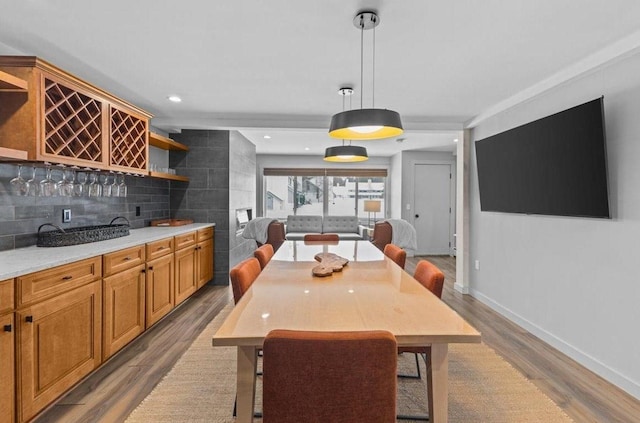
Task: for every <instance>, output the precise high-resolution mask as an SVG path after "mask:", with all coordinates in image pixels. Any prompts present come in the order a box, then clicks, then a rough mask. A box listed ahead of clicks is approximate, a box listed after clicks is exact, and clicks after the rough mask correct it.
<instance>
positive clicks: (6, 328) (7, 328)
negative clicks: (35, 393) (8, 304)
mask: <svg viewBox="0 0 640 423" xmlns="http://www.w3.org/2000/svg"><path fill="white" fill-rule="evenodd" d="M14 330H15V325H14V323H13V313H11V314H6V315H4V316H0V423H13V422H14V421H15V418H16V417H15V400H16V397H15V391H14V390H15V361H14V360H15V356H14V355H13V354H14V351H15V337H14V333H15V332H14Z"/></svg>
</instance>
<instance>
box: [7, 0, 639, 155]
mask: <svg viewBox="0 0 640 423" xmlns="http://www.w3.org/2000/svg"><path fill="white" fill-rule="evenodd" d="M363 9H369V10H376V11H377V12H378V14H379V17H380V21H381V23H380V25H379V26H378V28H377V29H376V66H375V106H376V107H380V108H389V109H393V110H396V111H398V112H399V113H400V115H401V116H402V119H403V124H404V126H405V129H406V132H405V134H403V136H402V137H403V138H405V141H403V142H396V141H395V138H394V139H389V140H378V141H361V142H359V143H358V144H359V145H364V146H366V147H367V148H368V149H369V155H370V156H376V155H379V156H389V155H392V154H395V153H396V152H398V151H400V150H407V149H421V150H425V149H426V150H437V151H451V149H452V148H453V145H454V143H453V139H454V138H457V137H458V136H459V133H460V132H459V131H460V130H461V129H462V128H464V127H465V126H467V125H469V123H470V122H471V123H473V122H477V121H478V119H479V118H481V117H482V116H486V115H487V114H490V113H492V111H496V110H499V109H500V107H503V106H504V107H506V106H508V105H509V104H512V103H514V102H517V101H523V100H526V96H528V95H529V96H530V95H533V94H535V93H536V92H541V91H543V90H544V87H546V86H548V85H549V84H550V83H559V82H562V80H563V79H564V80H566V79H569V78H571V77H574V76H576V75H578V74H580V73H581V72H584V71H586V70H587V69H588V68H589V67H593V66H594V65H598V64H601V63H603V62H604V61H606V60H610V59H613V58H615V57H616V56H619V55H623V54H625V53H628V52H629V51H632V50H637V49H638V47H639V45H640V19H638V16H640V2H638V1H636V0H599V1H596V0H590V1H585V0H563V1H557V0H537V1H532V0H508V1H507V0H483V1H478V0H456V1H450V0H430V1H424V0H402V1H383V0H368V1H362V0H324V1H291V0H287V1H285V0H269V1H266V0H262V1H259V0H253V1H248V0H234V1H204V0H191V1H184V2H175V1H169V0H162V1H160V0H136V1H131V0H110V1H105V2H88V1H81V0H46V1H45V0H22V1H11V0H0V10H1V11H2V13H1V14H0V53H2V54H28V55H36V56H39V57H41V58H43V59H45V60H47V61H50V62H52V63H53V64H55V65H57V66H59V67H61V68H63V69H65V70H68V71H70V72H72V73H74V74H76V75H78V76H80V77H81V78H83V79H86V80H87V81H89V82H91V83H93V84H94V85H97V86H99V87H101V88H103V89H105V90H107V91H110V92H112V93H114V94H116V95H117V96H119V97H122V98H124V99H126V100H128V101H129V102H131V103H133V104H135V105H137V106H140V107H142V108H143V109H146V110H148V111H149V112H151V113H153V114H154V116H155V117H154V119H153V120H152V122H151V123H152V125H153V126H154V127H156V128H159V129H161V130H164V131H167V132H172V131H176V130H180V129H186V128H191V129H238V130H240V131H241V132H242V133H243V134H244V135H245V136H246V137H247V138H249V139H250V140H252V141H253V142H254V143H255V144H256V146H257V152H258V153H259V154H265V153H275V154H314V155H318V154H322V152H323V151H324V148H326V147H328V146H331V145H336V144H339V143H340V142H341V141H339V140H332V139H330V138H329V137H328V135H327V129H328V126H329V121H330V118H331V116H332V115H333V114H334V113H336V112H339V111H342V108H343V104H342V97H340V96H339V95H338V89H339V88H340V87H342V86H351V87H353V88H354V90H355V94H354V96H353V98H352V100H351V102H352V104H351V106H352V107H354V108H356V107H360V95H361V94H362V93H364V97H363V99H362V101H363V104H364V106H365V107H369V106H370V105H371V102H372V93H373V89H372V77H371V75H372V72H371V69H372V65H371V64H372V60H371V57H370V53H371V51H372V48H371V37H372V32H373V31H367V32H365V34H364V35H365V48H364V52H365V62H364V63H365V66H364V77H365V80H364V89H362V87H361V86H360V32H359V30H357V29H356V28H355V27H354V26H353V23H352V19H353V17H354V16H355V14H356V13H357V12H358V11H360V10H363ZM173 94H175V95H179V96H180V97H181V98H182V99H183V101H182V102H181V103H178V104H176V103H171V102H169V101H168V100H167V97H168V96H169V95H173ZM347 108H348V102H347ZM264 135H270V136H271V137H272V138H271V139H264V138H263V137H264ZM305 147H307V148H309V150H305Z"/></svg>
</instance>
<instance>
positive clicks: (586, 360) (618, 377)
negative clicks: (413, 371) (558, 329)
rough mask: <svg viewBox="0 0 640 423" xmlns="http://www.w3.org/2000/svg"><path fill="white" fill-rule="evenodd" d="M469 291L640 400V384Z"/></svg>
mask: <svg viewBox="0 0 640 423" xmlns="http://www.w3.org/2000/svg"><path fill="white" fill-rule="evenodd" d="M456 285H457V284H456ZM454 287H455V285H454ZM456 290H457V288H456ZM468 291H469V293H470V294H471V296H473V297H474V298H476V299H477V300H478V301H480V302H481V303H483V304H485V305H486V306H488V307H489V308H491V309H492V310H494V311H495V312H497V313H499V314H501V315H502V316H504V317H506V318H507V319H509V320H511V321H512V322H514V323H515V324H517V325H518V326H520V327H522V328H524V329H526V330H527V331H529V332H530V333H532V334H533V335H535V336H537V337H538V338H540V339H542V340H543V341H544V342H546V343H547V344H549V345H551V346H552V347H554V348H556V349H557V350H559V351H560V352H562V353H563V354H565V355H566V356H568V357H570V358H572V359H574V360H575V361H577V362H578V363H580V364H581V365H582V366H584V367H586V368H587V369H589V370H591V371H592V372H594V373H596V374H597V375H599V376H601V377H602V378H604V379H606V380H607V381H609V382H611V383H612V384H614V385H616V386H617V387H619V388H620V389H622V390H624V391H626V392H627V393H628V394H629V395H632V396H633V397H635V398H637V399H640V383H638V382H636V381H634V380H631V379H629V378H628V377H626V376H624V375H622V374H620V373H619V372H617V371H616V370H614V369H612V368H610V367H608V366H607V365H605V364H604V363H602V362H600V361H598V360H597V359H595V358H593V357H591V356H590V355H588V354H586V353H584V352H582V351H580V350H579V349H577V348H575V347H574V346H572V345H570V344H568V343H566V342H565V341H563V340H562V339H560V338H558V337H557V336H555V335H553V334H551V333H549V332H547V331H546V330H544V329H542V328H541V327H539V326H537V325H535V324H533V323H531V322H530V321H528V320H526V319H524V318H522V317H521V316H520V315H518V314H516V313H514V312H512V311H511V310H509V309H508V308H506V307H503V306H502V305H500V304H499V303H497V302H495V301H493V300H492V299H491V298H489V297H487V296H486V295H484V294H482V293H480V292H478V291H476V290H475V289H469V290H468Z"/></svg>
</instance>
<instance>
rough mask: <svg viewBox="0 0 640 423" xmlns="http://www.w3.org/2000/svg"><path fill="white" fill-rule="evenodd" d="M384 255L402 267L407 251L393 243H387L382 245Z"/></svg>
mask: <svg viewBox="0 0 640 423" xmlns="http://www.w3.org/2000/svg"><path fill="white" fill-rule="evenodd" d="M383 252H384V255H385V256H387V257H389V258H390V259H391V260H393V261H394V262H396V264H397V265H398V266H400V267H402V268H403V269H404V264H405V262H406V261H407V252H406V251H405V250H403V249H402V248H400V247H398V246H397V245H395V244H387V245H385V246H384V251H383Z"/></svg>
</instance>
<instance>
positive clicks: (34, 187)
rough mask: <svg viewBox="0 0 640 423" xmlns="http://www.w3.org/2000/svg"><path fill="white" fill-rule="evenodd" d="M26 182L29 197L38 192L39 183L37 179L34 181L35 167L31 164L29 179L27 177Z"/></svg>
mask: <svg viewBox="0 0 640 423" xmlns="http://www.w3.org/2000/svg"><path fill="white" fill-rule="evenodd" d="M27 184H28V185H29V191H28V192H27V195H28V196H30V197H35V196H37V195H38V194H39V192H38V191H39V188H40V184H38V181H36V167H35V166H33V167H32V170H31V179H29V180H28V181H27Z"/></svg>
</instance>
